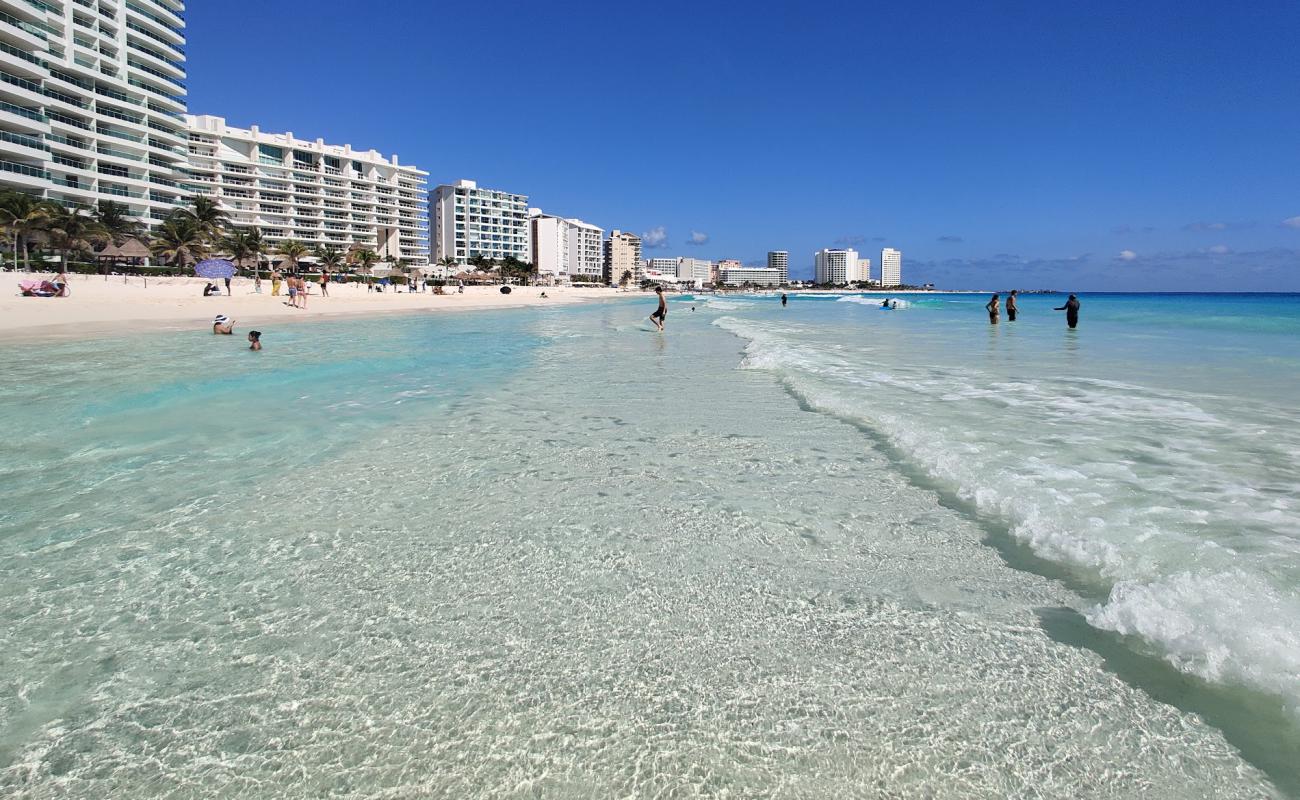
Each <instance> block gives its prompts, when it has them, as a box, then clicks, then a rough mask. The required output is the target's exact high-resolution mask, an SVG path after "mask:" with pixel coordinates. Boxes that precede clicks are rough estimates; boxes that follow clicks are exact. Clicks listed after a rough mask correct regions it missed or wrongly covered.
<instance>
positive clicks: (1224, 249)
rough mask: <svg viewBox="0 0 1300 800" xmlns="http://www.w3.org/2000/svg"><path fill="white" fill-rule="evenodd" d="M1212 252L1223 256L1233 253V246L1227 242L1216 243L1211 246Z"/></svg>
mask: <svg viewBox="0 0 1300 800" xmlns="http://www.w3.org/2000/svg"><path fill="white" fill-rule="evenodd" d="M1210 252H1211V253H1214V254H1215V255H1216V256H1223V255H1227V254H1228V253H1231V252H1232V248H1230V247H1228V246H1227V245H1226V244H1216V245H1215V246H1214V247H1211V248H1210Z"/></svg>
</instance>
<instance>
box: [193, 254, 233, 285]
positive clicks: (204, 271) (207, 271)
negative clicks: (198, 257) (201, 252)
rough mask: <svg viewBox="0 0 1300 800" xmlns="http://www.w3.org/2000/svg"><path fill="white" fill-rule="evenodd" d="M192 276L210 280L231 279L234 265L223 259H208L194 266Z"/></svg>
mask: <svg viewBox="0 0 1300 800" xmlns="http://www.w3.org/2000/svg"><path fill="white" fill-rule="evenodd" d="M194 274H195V275H198V276H199V277H200V278H208V279H211V280H216V279H218V278H233V277H235V265H234V264H232V263H230V262H229V261H227V260H226V259H224V258H209V259H207V260H205V261H200V262H199V263H197V264H195V265H194Z"/></svg>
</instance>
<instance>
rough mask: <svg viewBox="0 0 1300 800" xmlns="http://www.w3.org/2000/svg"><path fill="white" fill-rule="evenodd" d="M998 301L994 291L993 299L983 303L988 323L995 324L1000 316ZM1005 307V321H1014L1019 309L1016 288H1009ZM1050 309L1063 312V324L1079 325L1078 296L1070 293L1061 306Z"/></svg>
mask: <svg viewBox="0 0 1300 800" xmlns="http://www.w3.org/2000/svg"><path fill="white" fill-rule="evenodd" d="M1000 302H1001V295H999V294H996V293H995V294H994V295H993V299H991V300H989V301H988V303H986V304H985V305H984V310H986V311H988V312H989V324H990V325H997V324H998V319H999V318H1000V317H1001V316H1002V312H1001V309H1000V307H999V304H1000ZM1006 308H1007V321H1008V322H1015V321H1016V313H1017V312H1018V311H1019V309H1018V308H1017V307H1016V290H1015V289H1012V290H1011V294H1009V295H1007V306H1006ZM1052 310H1053V311H1064V312H1065V324H1066V325H1069V326H1070V328H1072V329H1073V328H1077V327H1078V326H1079V298H1078V297H1076V296H1075V295H1070V298H1069V299H1068V300H1066V301H1065V305H1063V306H1061V307H1059V308H1054V309H1052Z"/></svg>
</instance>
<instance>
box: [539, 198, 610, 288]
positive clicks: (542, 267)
mask: <svg viewBox="0 0 1300 800" xmlns="http://www.w3.org/2000/svg"><path fill="white" fill-rule="evenodd" d="M528 221H529V225H530V226H531V227H530V230H529V256H530V257H529V258H528V259H525V260H527V261H530V262H531V263H532V264H533V266H534V267H535V268H536V269H537V274H538V275H539V276H541V277H543V278H544V279H545V280H547V281H549V282H552V283H562V284H563V283H568V282H569V281H570V280H571V279H572V278H573V277H574V276H578V277H580V278H585V279H587V280H588V281H589V282H591V281H599V280H600V279H601V276H602V274H603V265H602V253H601V240H602V239H603V237H604V234H605V232H604V230H602V229H601V228H598V227H596V226H595V225H592V224H590V223H587V222H583V221H582V220H580V219H565V218H564V217H557V216H555V215H554V214H547V213H544V212H543V211H542V210H541V209H538V208H530V209H529V210H528Z"/></svg>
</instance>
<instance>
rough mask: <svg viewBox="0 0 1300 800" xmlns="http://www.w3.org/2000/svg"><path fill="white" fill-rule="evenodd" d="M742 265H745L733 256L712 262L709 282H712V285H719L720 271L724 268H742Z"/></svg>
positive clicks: (720, 279)
mask: <svg viewBox="0 0 1300 800" xmlns="http://www.w3.org/2000/svg"><path fill="white" fill-rule="evenodd" d="M744 267H745V265H744V264H743V263H741V262H740V260H738V259H735V258H724V259H722V260H721V261H717V262H715V263H714V265H713V269H712V270H711V271H710V275H709V283H712V284H713V285H714V286H718V285H721V283H722V271H723V270H724V269H744Z"/></svg>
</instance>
